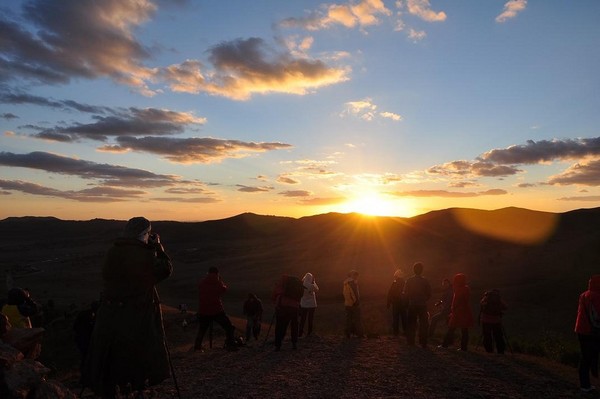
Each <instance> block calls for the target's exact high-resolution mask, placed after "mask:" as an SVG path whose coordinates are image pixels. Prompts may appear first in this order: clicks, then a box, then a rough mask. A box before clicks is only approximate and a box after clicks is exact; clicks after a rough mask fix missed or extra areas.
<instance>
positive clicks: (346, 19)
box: [279, 0, 391, 31]
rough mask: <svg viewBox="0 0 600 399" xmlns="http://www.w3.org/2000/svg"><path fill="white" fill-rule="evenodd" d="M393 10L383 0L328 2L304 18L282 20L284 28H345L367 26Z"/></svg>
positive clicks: (376, 22) (281, 24)
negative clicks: (339, 26)
mask: <svg viewBox="0 0 600 399" xmlns="http://www.w3.org/2000/svg"><path fill="white" fill-rule="evenodd" d="M390 14H391V11H390V10H388V9H387V8H386V7H385V4H384V3H383V1H381V0H362V1H359V2H358V3H348V4H326V5H323V7H322V10H319V11H314V12H312V13H311V14H310V15H309V16H307V17H304V18H287V19H285V20H283V21H282V22H280V24H279V25H280V26H281V27H283V28H302V29H307V30H311V31H316V30H321V29H328V28H331V27H333V26H336V25H341V26H343V27H345V28H355V27H357V26H358V27H360V28H361V29H362V28H365V27H367V26H370V25H376V24H378V23H379V22H380V20H379V16H389V15H390Z"/></svg>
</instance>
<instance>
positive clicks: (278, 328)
mask: <svg viewBox="0 0 600 399" xmlns="http://www.w3.org/2000/svg"><path fill="white" fill-rule="evenodd" d="M287 323H288V321H287V320H285V315H284V313H283V311H282V308H279V309H277V310H276V311H275V349H276V350H279V349H280V348H281V343H282V342H283V337H284V336H285V330H286V329H287Z"/></svg>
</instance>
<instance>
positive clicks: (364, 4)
mask: <svg viewBox="0 0 600 399" xmlns="http://www.w3.org/2000/svg"><path fill="white" fill-rule="evenodd" d="M599 17H600V2H599V1H597V0H580V1H576V2H571V1H565V0H537V1H534V0H510V1H508V2H507V1H505V0H501V1H495V0H486V1H476V0H470V1H469V0H461V1H457V0H451V1H450V0H438V1H436V0H401V1H381V0H353V1H338V2H335V1H334V2H320V1H275V0H273V1H267V0H264V1H263V0H256V1H247V0H241V1H218V2H217V1H192V0H188V1H184V0H177V1H175V0H172V1H167V0H155V1H152V0H135V1H134V0H102V1H97V0H61V1H58V0H56V1H50V0H45V1H42V0H34V1H11V2H3V3H2V5H0V218H6V217H11V216H55V217H58V218H61V219H68V220H89V219H93V218H103V219H121V220H122V219H128V218H130V217H133V216H139V215H143V216H146V217H147V218H149V219H151V220H179V221H202V220H214V219H222V218H227V217H231V216H234V215H237V214H240V213H244V212H253V213H257V214H262V215H276V216H289V217H295V218H297V217H302V216H308V215H315V214H321V213H328V212H341V213H349V212H360V213H364V214H370V215H385V216H401V217H412V216H415V215H418V214H423V213H426V212H429V211H432V210H437V209H447V208H454V207H461V208H476V209H500V208H505V207H513V206H514V207H521V208H528V209H534V210H540V211H547V212H566V211H569V210H573V209H579V208H593V207H598V206H600V76H599V72H600V24H598V18H599Z"/></svg>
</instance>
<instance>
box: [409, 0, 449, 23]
mask: <svg viewBox="0 0 600 399" xmlns="http://www.w3.org/2000/svg"><path fill="white" fill-rule="evenodd" d="M406 8H407V9H408V12H409V13H410V14H412V15H415V16H417V17H419V18H421V19H422V20H423V21H427V22H441V21H445V20H446V13H445V12H443V11H439V12H435V11H433V10H432V9H431V4H430V3H429V0H406Z"/></svg>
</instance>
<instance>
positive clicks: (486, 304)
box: [479, 289, 507, 354]
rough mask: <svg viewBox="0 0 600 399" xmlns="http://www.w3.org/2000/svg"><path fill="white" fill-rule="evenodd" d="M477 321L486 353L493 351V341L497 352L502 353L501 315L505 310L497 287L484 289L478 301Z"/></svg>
mask: <svg viewBox="0 0 600 399" xmlns="http://www.w3.org/2000/svg"><path fill="white" fill-rule="evenodd" d="M479 304H480V311H479V322H480V323H481V335H482V337H483V347H484V348H485V351H486V352H488V353H492V352H494V342H495V343H496V350H497V351H498V353H499V354H503V353H504V349H505V348H506V342H504V330H503V328H502V315H503V314H504V311H505V310H506V308H507V306H506V303H504V301H503V300H502V298H501V297H500V291H499V290H497V289H493V290H489V291H486V292H485V293H484V294H483V296H482V297H481V300H480V301H479Z"/></svg>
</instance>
